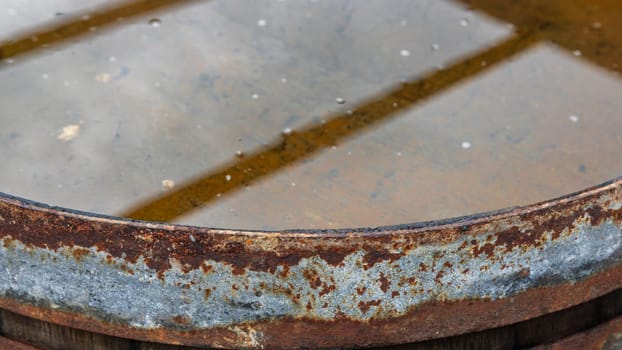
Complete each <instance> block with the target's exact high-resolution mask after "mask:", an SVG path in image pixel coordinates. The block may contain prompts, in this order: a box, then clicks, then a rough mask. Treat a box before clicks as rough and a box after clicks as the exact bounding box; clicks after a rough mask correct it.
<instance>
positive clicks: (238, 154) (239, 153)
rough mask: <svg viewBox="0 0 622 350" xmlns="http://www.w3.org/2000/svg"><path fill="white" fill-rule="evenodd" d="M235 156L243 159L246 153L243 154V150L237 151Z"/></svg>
mask: <svg viewBox="0 0 622 350" xmlns="http://www.w3.org/2000/svg"><path fill="white" fill-rule="evenodd" d="M235 156H236V157H238V158H242V157H244V152H242V150H237V151H235Z"/></svg>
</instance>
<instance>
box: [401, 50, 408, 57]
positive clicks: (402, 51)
mask: <svg viewBox="0 0 622 350" xmlns="http://www.w3.org/2000/svg"><path fill="white" fill-rule="evenodd" d="M400 56H402V57H408V56H410V51H408V50H401V51H400Z"/></svg>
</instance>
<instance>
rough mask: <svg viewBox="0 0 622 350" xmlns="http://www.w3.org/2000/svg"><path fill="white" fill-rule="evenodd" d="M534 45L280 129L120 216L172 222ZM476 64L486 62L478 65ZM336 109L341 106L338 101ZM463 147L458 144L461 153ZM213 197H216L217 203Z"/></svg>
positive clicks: (506, 47)
mask: <svg viewBox="0 0 622 350" xmlns="http://www.w3.org/2000/svg"><path fill="white" fill-rule="evenodd" d="M534 42H536V40H535V35H534V34H532V33H525V34H523V35H520V36H516V37H512V38H510V39H509V40H507V41H505V42H503V43H501V44H499V45H496V46H494V47H493V48H490V49H489V50H487V51H485V52H482V53H479V54H477V55H475V56H473V57H470V58H467V59H465V60H463V61H461V62H459V63H458V64H456V65H453V66H451V67H448V68H447V69H443V70H439V71H435V72H434V73H431V74H429V75H428V76H424V77H423V78H421V79H418V80H415V81H412V82H404V83H402V84H401V85H400V87H399V88H397V89H395V90H392V91H389V92H388V93H387V94H386V95H383V96H380V97H378V98H375V99H373V100H371V101H367V102H365V103H363V104H361V105H359V106H357V107H356V108H355V109H354V110H350V111H349V112H347V113H342V114H338V115H335V116H329V117H328V118H326V119H325V120H324V122H323V123H322V124H320V125H316V126H311V127H308V128H305V129H302V130H300V131H295V132H294V131H292V130H291V129H284V131H283V136H284V137H283V139H282V140H279V141H277V142H274V144H273V145H272V146H269V147H268V148H267V149H265V150H261V151H259V152H256V153H254V154H251V155H249V156H248V157H247V158H245V159H242V160H239V161H237V162H235V163H232V164H229V165H225V166H223V167H221V168H220V169H216V170H213V171H211V172H210V173H208V174H206V175H205V176H202V177H200V178H199V179H196V180H194V181H192V182H190V183H188V184H186V185H184V186H183V187H181V188H179V189H176V190H175V191H174V192H171V193H166V194H164V195H162V196H160V197H158V198H156V199H152V200H149V201H148V202H147V204H144V205H142V206H140V207H138V208H136V209H133V210H131V211H129V212H127V213H124V214H123V215H122V216H126V217H129V218H134V219H141V220H154V221H171V220H173V219H175V218H177V217H179V216H181V215H184V214H187V213H188V212H190V211H192V210H194V209H196V208H197V207H199V206H202V205H204V204H206V203H208V202H209V201H212V200H214V199H216V198H219V195H222V194H224V193H227V192H229V191H232V190H236V189H240V188H243V187H245V186H248V185H249V184H251V183H252V182H254V181H256V180H258V179H260V178H262V177H265V176H269V175H271V174H273V173H274V172H276V171H278V170H279V169H282V168H284V167H286V166H289V165H291V164H292V163H295V162H297V161H300V160H301V159H303V158H306V157H309V156H310V155H312V154H313V153H315V152H318V151H320V150H322V149H325V148H328V147H333V146H335V145H337V144H339V143H341V142H342V140H343V139H346V138H349V137H352V136H353V135H354V134H356V133H359V132H361V131H363V130H364V129H367V128H370V127H373V126H374V125H375V124H377V123H379V122H382V121H384V120H386V119H387V118H391V117H394V116H397V115H399V113H400V112H401V111H403V110H404V109H407V108H410V107H411V106H412V105H413V104H415V103H417V102H419V101H422V100H424V99H426V98H428V97H430V96H432V95H434V94H435V93H438V92H439V91H442V90H444V89H446V88H448V87H450V86H452V85H454V84H456V83H457V82H459V81H461V80H464V79H468V78H469V77H470V76H472V75H475V74H478V73H480V72H482V71H484V70H486V69H488V68H490V67H493V66H494V65H495V64H497V63H500V62H502V61H504V60H506V59H508V58H509V57H511V56H513V55H514V54H516V53H518V52H521V51H522V50H524V49H525V48H527V47H528V46H529V45H531V44H533V43H534ZM481 62H487V64H486V65H482V64H481ZM337 103H339V104H343V103H345V101H344V100H343V99H342V98H337ZM465 144H467V143H466V142H465V143H463V148H468V147H469V146H466V147H465ZM217 196H218V197H217Z"/></svg>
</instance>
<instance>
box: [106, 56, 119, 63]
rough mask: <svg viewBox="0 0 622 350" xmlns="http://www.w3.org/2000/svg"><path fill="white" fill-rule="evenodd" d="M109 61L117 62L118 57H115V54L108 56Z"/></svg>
mask: <svg viewBox="0 0 622 350" xmlns="http://www.w3.org/2000/svg"><path fill="white" fill-rule="evenodd" d="M108 61H110V62H116V61H117V58H116V57H114V56H110V57H109V58H108Z"/></svg>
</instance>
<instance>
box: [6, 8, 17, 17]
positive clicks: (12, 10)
mask: <svg viewBox="0 0 622 350" xmlns="http://www.w3.org/2000/svg"><path fill="white" fill-rule="evenodd" d="M6 13H7V14H8V15H9V16H16V15H17V10H16V9H8V10H6Z"/></svg>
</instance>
